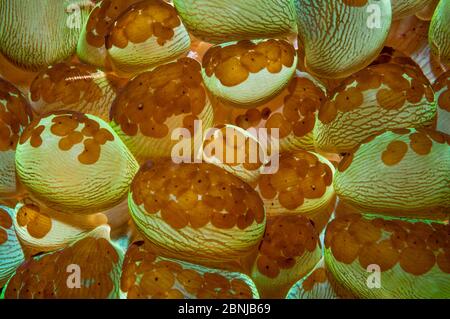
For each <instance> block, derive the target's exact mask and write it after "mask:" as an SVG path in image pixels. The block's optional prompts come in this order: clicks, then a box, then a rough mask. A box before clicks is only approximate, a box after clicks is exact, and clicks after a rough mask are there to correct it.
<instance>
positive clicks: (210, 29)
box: [173, 0, 297, 43]
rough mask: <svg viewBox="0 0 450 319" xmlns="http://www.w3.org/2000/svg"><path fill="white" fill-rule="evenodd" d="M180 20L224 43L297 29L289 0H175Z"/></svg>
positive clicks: (198, 33) (197, 33) (204, 36)
mask: <svg viewBox="0 0 450 319" xmlns="http://www.w3.org/2000/svg"><path fill="white" fill-rule="evenodd" d="M173 2H174V5H175V8H176V9H177V11H178V13H179V15H180V16H181V19H182V20H183V23H184V24H185V25H186V27H187V28H188V30H189V31H190V32H191V33H192V34H193V35H195V36H196V37H197V38H199V39H201V40H203V41H206V42H210V43H224V42H229V41H239V40H248V39H258V38H272V37H282V36H286V35H289V34H292V33H295V32H296V31H297V26H296V23H295V18H296V13H295V7H294V5H293V2H292V1H289V0H281V1H280V0H248V1H241V0H231V1H230V0H226V1H224V0H174V1H173Z"/></svg>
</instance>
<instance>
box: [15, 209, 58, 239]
mask: <svg viewBox="0 0 450 319" xmlns="http://www.w3.org/2000/svg"><path fill="white" fill-rule="evenodd" d="M16 218H17V223H18V224H19V226H21V227H25V226H26V227H27V231H28V233H29V234H30V236H32V237H34V238H38V239H39V238H43V237H45V235H47V234H48V233H49V232H50V230H51V228H52V220H51V218H50V217H48V216H47V215H46V214H44V213H42V212H40V209H39V207H37V206H34V205H25V206H22V207H21V208H20V210H19V211H18V213H17V217H16Z"/></svg>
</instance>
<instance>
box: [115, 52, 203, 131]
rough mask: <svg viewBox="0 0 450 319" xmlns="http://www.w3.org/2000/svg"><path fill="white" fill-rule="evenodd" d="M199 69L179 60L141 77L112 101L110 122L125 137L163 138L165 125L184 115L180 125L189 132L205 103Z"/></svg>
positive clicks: (190, 63)
mask: <svg viewBox="0 0 450 319" xmlns="http://www.w3.org/2000/svg"><path fill="white" fill-rule="evenodd" d="M200 69H201V67H200V64H199V63H198V62H197V61H195V60H193V59H190V58H182V59H180V60H178V61H177V62H172V63H169V64H165V65H161V66H159V67H157V68H156V69H154V70H152V71H149V72H144V73H141V74H140V75H139V76H137V77H136V78H134V79H133V80H131V81H130V82H129V83H128V84H127V86H126V87H125V88H124V89H123V90H122V92H121V94H119V95H118V97H117V98H116V99H115V100H114V102H113V105H112V107H111V118H112V119H113V120H114V121H115V122H116V123H117V124H119V125H120V127H121V129H122V131H123V132H124V133H125V134H126V135H128V136H135V135H136V134H137V133H138V131H140V133H141V134H143V135H144V136H146V137H151V138H163V137H166V136H167V135H168V134H169V133H170V130H169V128H168V126H167V125H166V121H167V120H168V119H169V118H171V117H173V116H178V115H187V116H186V117H185V118H184V120H183V124H184V126H185V127H186V128H188V129H192V126H193V120H195V119H196V118H197V117H198V116H199V115H200V113H201V112H202V111H203V109H204V108H205V106H206V103H207V96H206V91H205V88H204V86H203V83H202V77H201V74H200Z"/></svg>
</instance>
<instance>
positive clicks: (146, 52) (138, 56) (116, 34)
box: [77, 0, 190, 73]
mask: <svg viewBox="0 0 450 319" xmlns="http://www.w3.org/2000/svg"><path fill="white" fill-rule="evenodd" d="M189 46H190V38H189V34H188V33H187V31H186V29H185V27H184V25H183V23H182V22H181V20H180V19H179V17H178V15H177V12H176V10H175V9H174V8H173V7H172V6H171V5H170V4H168V3H166V2H164V1H162V0H148V1H139V2H138V1H121V0H111V1H103V2H101V3H99V4H98V5H97V7H96V8H95V9H94V10H93V11H92V13H91V15H90V17H89V20H88V22H87V23H86V26H85V29H84V31H83V34H82V36H81V37H80V42H79V44H78V51H77V52H78V55H79V56H80V57H81V59H82V60H83V61H86V62H88V63H92V64H94V65H97V66H100V67H102V66H107V67H108V66H109V65H108V62H109V63H111V64H112V67H113V68H117V69H118V70H120V71H123V72H127V73H136V72H138V71H141V70H143V69H150V68H152V67H155V66H156V65H158V64H162V63H165V62H169V61H171V60H174V59H176V58H178V57H180V56H181V55H183V54H184V53H186V52H187V51H188V50H189ZM106 50H107V51H106ZM93 51H94V52H96V54H91V52H93Z"/></svg>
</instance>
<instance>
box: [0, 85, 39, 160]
mask: <svg viewBox="0 0 450 319" xmlns="http://www.w3.org/2000/svg"><path fill="white" fill-rule="evenodd" d="M32 117H33V115H32V112H31V108H30V106H29V105H28V103H27V102H26V100H25V98H24V97H23V96H22V93H21V92H20V91H19V90H18V89H17V88H16V87H14V86H13V85H12V84H11V83H9V82H7V81H5V80H3V79H0V152H5V151H8V150H15V149H16V146H17V142H18V141H19V136H20V134H21V132H22V131H23V129H24V128H25V127H26V126H27V125H28V124H29V123H30V122H31V120H32Z"/></svg>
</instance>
